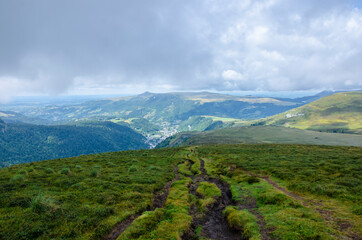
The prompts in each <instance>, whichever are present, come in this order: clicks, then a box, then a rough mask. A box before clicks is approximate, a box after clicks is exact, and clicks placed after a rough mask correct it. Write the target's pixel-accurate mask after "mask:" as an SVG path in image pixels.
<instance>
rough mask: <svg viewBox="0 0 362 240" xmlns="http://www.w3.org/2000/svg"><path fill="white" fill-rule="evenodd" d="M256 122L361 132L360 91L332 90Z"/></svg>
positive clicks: (326, 130)
mask: <svg viewBox="0 0 362 240" xmlns="http://www.w3.org/2000/svg"><path fill="white" fill-rule="evenodd" d="M257 124H265V125H277V126H286V127H293V128H300V129H308V130H316V131H324V132H343V133H357V134H362V92H341V93H335V94H333V95H329V96H326V97H324V98H321V99H318V100H316V101H314V102H311V103H309V104H307V105H304V106H301V107H298V108H295V109H291V110H289V111H286V112H284V113H280V114H277V115H275V116H272V117H269V118H266V119H264V120H260V121H258V122H257Z"/></svg>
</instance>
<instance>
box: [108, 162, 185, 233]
mask: <svg viewBox="0 0 362 240" xmlns="http://www.w3.org/2000/svg"><path fill="white" fill-rule="evenodd" d="M174 173H175V176H176V177H175V180H179V179H180V176H179V175H178V168H177V167H174ZM175 180H172V181H169V182H167V183H166V184H165V186H164V187H163V188H162V189H161V190H160V191H157V192H155V193H154V197H153V199H152V208H151V209H148V210H151V211H154V210H155V209H156V208H162V207H163V206H164V205H165V203H166V200H167V197H168V193H169V192H170V188H171V184H172V183H173V182H174V181H175ZM142 213H143V211H142V212H139V213H136V214H133V215H131V216H129V217H128V218H126V219H125V220H123V221H122V222H120V223H118V224H117V225H116V226H115V227H114V228H113V230H112V231H111V232H110V233H109V234H108V235H107V236H106V237H104V238H103V240H116V239H117V238H118V237H119V236H120V235H121V234H122V233H123V232H124V231H125V230H126V229H127V228H128V227H129V226H130V225H131V224H132V223H133V221H134V220H135V219H136V218H138V217H139V216H141V215H142Z"/></svg>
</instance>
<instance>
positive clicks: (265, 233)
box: [238, 196, 272, 240]
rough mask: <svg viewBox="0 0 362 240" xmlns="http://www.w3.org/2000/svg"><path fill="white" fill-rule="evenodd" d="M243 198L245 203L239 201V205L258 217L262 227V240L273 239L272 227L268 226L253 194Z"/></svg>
mask: <svg viewBox="0 0 362 240" xmlns="http://www.w3.org/2000/svg"><path fill="white" fill-rule="evenodd" d="M241 197H242V199H243V204H241V203H239V204H238V207H239V208H240V209H247V210H248V211H249V212H251V213H252V214H253V215H254V216H255V217H256V219H257V223H258V225H259V227H260V234H261V239H262V240H270V239H272V238H271V237H270V236H271V232H272V229H269V228H267V227H266V224H265V221H264V217H263V215H261V213H260V212H259V211H258V207H257V205H256V200H255V198H253V197H252V196H241Z"/></svg>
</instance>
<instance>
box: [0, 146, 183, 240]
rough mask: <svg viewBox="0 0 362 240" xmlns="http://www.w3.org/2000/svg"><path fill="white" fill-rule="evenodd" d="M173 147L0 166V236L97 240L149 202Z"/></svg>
mask: <svg viewBox="0 0 362 240" xmlns="http://www.w3.org/2000/svg"><path fill="white" fill-rule="evenodd" d="M177 151H178V149H162V150H152V151H151V150H139V151H127V152H114V153H103V154H96V155H87V156H80V157H76V158H67V159H57V160H51V161H42V162H36V163H29V164H22V165H14V166H12V167H8V168H4V169H1V170H0V195H1V198H0V239H14V240H15V239H99V238H101V237H103V236H104V235H105V234H107V233H108V232H109V231H110V230H111V229H112V227H113V226H114V225H115V224H116V223H118V222H120V221H122V220H123V219H125V218H127V217H128V216H130V215H132V214H135V213H137V212H142V211H144V210H146V209H147V208H149V207H151V205H152V197H153V193H154V191H156V190H158V189H161V188H163V185H164V184H165V183H166V182H167V181H169V180H171V179H172V178H173V177H174V173H173V164H174V162H175V158H173V155H174V154H175V153H176V152H177Z"/></svg>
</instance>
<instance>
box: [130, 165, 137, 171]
mask: <svg viewBox="0 0 362 240" xmlns="http://www.w3.org/2000/svg"><path fill="white" fill-rule="evenodd" d="M136 171H137V167H136V166H133V165H132V166H130V167H129V168H128V172H136Z"/></svg>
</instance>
